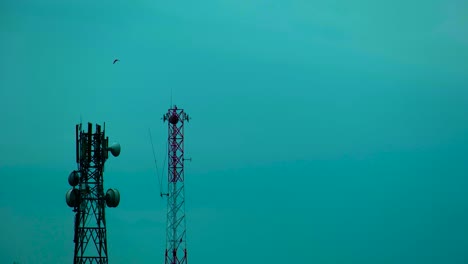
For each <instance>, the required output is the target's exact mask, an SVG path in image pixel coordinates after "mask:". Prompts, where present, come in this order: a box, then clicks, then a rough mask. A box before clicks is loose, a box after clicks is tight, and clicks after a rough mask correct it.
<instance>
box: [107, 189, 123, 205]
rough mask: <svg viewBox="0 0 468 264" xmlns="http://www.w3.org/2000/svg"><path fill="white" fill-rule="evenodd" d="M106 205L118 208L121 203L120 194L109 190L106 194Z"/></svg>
mask: <svg viewBox="0 0 468 264" xmlns="http://www.w3.org/2000/svg"><path fill="white" fill-rule="evenodd" d="M106 203H107V206H109V207H117V206H118V205H119V203H120V193H119V191H118V190H117V189H109V190H107V193H106Z"/></svg>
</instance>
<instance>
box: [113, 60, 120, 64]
mask: <svg viewBox="0 0 468 264" xmlns="http://www.w3.org/2000/svg"><path fill="white" fill-rule="evenodd" d="M118 61H120V60H119V59H115V60H114V62H113V63H112V64H115V63H116V62H118Z"/></svg>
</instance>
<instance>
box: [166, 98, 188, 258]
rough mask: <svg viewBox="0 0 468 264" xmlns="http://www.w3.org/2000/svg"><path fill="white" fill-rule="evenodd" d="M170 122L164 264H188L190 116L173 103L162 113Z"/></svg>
mask: <svg viewBox="0 0 468 264" xmlns="http://www.w3.org/2000/svg"><path fill="white" fill-rule="evenodd" d="M166 120H167V121H168V138H167V141H168V153H167V155H168V175H167V181H168V193H166V194H164V195H166V196H167V225H166V255H165V264H186V263H187V244H186V240H185V238H186V230H185V190H184V161H185V159H184V121H187V122H188V121H189V116H188V115H187V114H186V113H185V112H184V110H183V109H178V108H177V106H175V105H174V107H173V108H171V109H169V110H168V112H167V113H166V114H165V115H164V116H163V121H164V122H165V121H166Z"/></svg>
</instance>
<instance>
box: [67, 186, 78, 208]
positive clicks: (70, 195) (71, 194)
mask: <svg viewBox="0 0 468 264" xmlns="http://www.w3.org/2000/svg"><path fill="white" fill-rule="evenodd" d="M79 198H80V193H79V191H78V190H77V189H74V188H72V189H70V190H68V191H67V193H66V194H65V200H66V202H67V205H68V206H70V207H76V206H78V204H79V201H78V200H79Z"/></svg>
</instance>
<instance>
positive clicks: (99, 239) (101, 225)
mask: <svg viewBox="0 0 468 264" xmlns="http://www.w3.org/2000/svg"><path fill="white" fill-rule="evenodd" d="M109 151H110V152H111V153H112V155H113V156H114V157H117V156H118V155H119V154H120V144H118V143H114V144H112V146H109V138H108V137H106V136H105V124H104V129H103V130H102V131H101V126H100V125H98V124H96V132H95V133H93V126H92V124H91V123H88V131H87V132H86V131H84V130H82V128H81V123H80V124H79V125H76V162H77V163H78V170H74V171H72V172H71V173H70V175H69V176H68V183H69V184H70V185H71V186H72V188H71V189H70V190H68V192H67V193H66V196H65V198H66V202H67V204H68V206H70V207H72V208H73V212H74V213H75V226H74V229H75V236H74V239H73V242H74V243H75V251H74V257H73V263H74V264H84V263H98V264H107V263H108V257H107V234H106V232H107V231H106V214H105V205H106V204H107V206H108V207H117V206H118V205H119V202H120V193H119V191H118V190H117V189H109V190H108V191H107V193H106V194H105V195H104V177H103V173H104V163H105V162H106V160H107V158H108V152H109ZM90 244H93V245H90Z"/></svg>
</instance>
